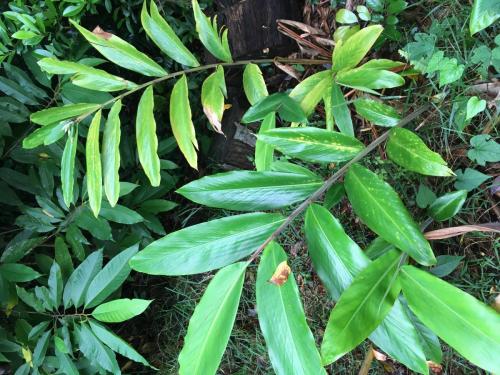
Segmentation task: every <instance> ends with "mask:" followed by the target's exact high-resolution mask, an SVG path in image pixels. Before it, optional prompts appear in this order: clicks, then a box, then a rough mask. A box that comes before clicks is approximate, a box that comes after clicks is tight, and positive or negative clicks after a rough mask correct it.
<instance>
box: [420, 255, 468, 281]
mask: <svg viewBox="0 0 500 375" xmlns="http://www.w3.org/2000/svg"><path fill="white" fill-rule="evenodd" d="M462 259H464V257H463V256H455V255H439V256H437V257H436V260H437V264H436V265H435V266H434V267H432V268H430V269H429V272H430V273H432V274H433V275H435V276H437V277H441V278H442V277H445V276H448V275H449V274H450V273H452V272H453V271H455V269H456V268H457V267H458V265H459V264H460V262H461V261H462Z"/></svg>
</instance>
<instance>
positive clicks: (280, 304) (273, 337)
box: [256, 242, 326, 375]
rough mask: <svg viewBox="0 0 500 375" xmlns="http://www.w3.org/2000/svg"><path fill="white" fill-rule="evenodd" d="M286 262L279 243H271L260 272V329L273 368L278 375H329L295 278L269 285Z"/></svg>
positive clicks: (258, 283) (258, 297)
mask: <svg viewBox="0 0 500 375" xmlns="http://www.w3.org/2000/svg"><path fill="white" fill-rule="evenodd" d="M284 261H286V254H285V252H284V250H283V249H282V248H281V246H279V245H278V244H277V243H275V242H271V243H270V244H269V245H268V246H267V247H266V249H265V250H264V253H263V254H262V257H261V259H260V263H259V269H258V271H257V284H256V294H257V309H258V311H259V315H258V317H259V325H260V328H261V330H262V333H263V335H264V339H265V340H266V344H267V350H268V352H269V358H270V360H271V364H272V365H273V369H274V371H275V372H276V374H278V375H288V374H296V375H300V374H303V375H313V374H326V371H325V369H324V368H323V367H322V365H321V358H320V355H319V353H318V350H317V349H316V343H315V341H314V337H313V335H312V332H311V330H310V329H309V326H308V325H307V321H306V317H305V314H304V309H303V307H302V303H301V301H300V294H299V289H298V288H297V284H296V282H295V278H294V276H293V274H289V275H288V279H287V280H286V281H285V282H284V283H283V284H282V285H276V284H273V283H270V282H269V280H270V279H271V277H272V276H273V274H274V272H275V270H276V269H277V268H278V266H279V265H280V264H281V263H282V262H284Z"/></svg>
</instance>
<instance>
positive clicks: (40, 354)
mask: <svg viewBox="0 0 500 375" xmlns="http://www.w3.org/2000/svg"><path fill="white" fill-rule="evenodd" d="M51 334H52V332H51V331H47V332H45V333H44V334H43V335H42V336H41V337H40V338H39V339H38V341H37V343H36V345H35V350H34V351H33V366H34V367H39V366H41V365H42V363H43V361H44V359H45V354H46V353H47V349H48V348H49V343H50V335H51Z"/></svg>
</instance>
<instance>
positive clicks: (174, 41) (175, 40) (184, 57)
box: [141, 1, 200, 67]
mask: <svg viewBox="0 0 500 375" xmlns="http://www.w3.org/2000/svg"><path fill="white" fill-rule="evenodd" d="M146 3H147V1H144V3H143V5H142V12H141V23H142V27H144V31H145V32H146V34H148V36H149V37H150V38H151V40H152V41H153V42H154V43H155V44H156V45H157V46H158V47H159V48H160V49H161V50H162V51H163V53H165V54H166V55H167V56H169V57H170V58H172V59H174V60H175V61H177V62H178V63H179V64H182V65H186V66H191V67H195V66H200V63H199V62H198V60H196V57H194V56H193V54H192V53H191V52H189V49H187V48H186V46H185V45H184V44H182V42H181V40H180V39H179V37H178V36H177V35H176V34H175V32H174V30H173V29H172V28H171V27H170V25H169V24H168V22H167V21H166V20H165V19H164V18H163V17H162V16H161V15H160V12H159V11H158V7H157V6H156V3H155V2H154V1H151V7H150V14H148V10H147V6H146Z"/></svg>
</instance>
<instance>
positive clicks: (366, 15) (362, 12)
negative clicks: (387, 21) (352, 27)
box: [356, 5, 372, 21]
mask: <svg viewBox="0 0 500 375" xmlns="http://www.w3.org/2000/svg"><path fill="white" fill-rule="evenodd" d="M356 11H357V12H358V15H359V18H361V19H362V20H363V21H370V20H371V19H372V16H371V14H370V11H369V10H368V8H367V7H365V6H364V5H358V6H357V7H356Z"/></svg>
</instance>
